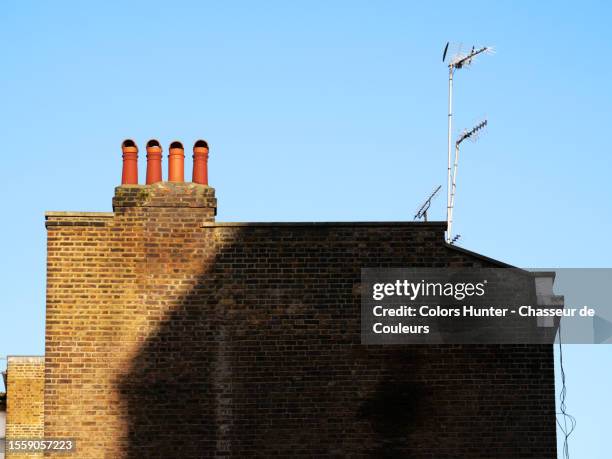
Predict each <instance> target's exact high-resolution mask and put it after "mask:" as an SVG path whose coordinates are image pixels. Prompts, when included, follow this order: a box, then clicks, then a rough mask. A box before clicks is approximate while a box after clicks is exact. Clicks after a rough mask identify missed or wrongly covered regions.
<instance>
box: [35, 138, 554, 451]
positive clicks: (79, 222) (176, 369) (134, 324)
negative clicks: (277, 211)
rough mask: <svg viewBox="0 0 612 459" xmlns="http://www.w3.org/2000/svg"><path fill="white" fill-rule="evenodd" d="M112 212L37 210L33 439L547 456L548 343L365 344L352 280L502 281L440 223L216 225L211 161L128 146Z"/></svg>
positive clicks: (201, 146)
mask: <svg viewBox="0 0 612 459" xmlns="http://www.w3.org/2000/svg"><path fill="white" fill-rule="evenodd" d="M123 150H124V173H123V184H122V185H121V186H119V187H117V188H116V189H115V196H114V199H113V212H109V213H96V212H87V213H82V212H48V213H47V214H46V227H47V232H48V262H47V318H46V355H45V363H46V368H45V378H44V431H45V436H46V437H73V438H75V439H76V440H77V450H78V453H77V455H78V457H79V458H84V459H85V458H103V457H104V458H145V457H146V458H158V457H159V458H162V457H163V458H169V457H177V458H201V457H202V458H204V457H251V456H257V457H407V458H436V459H443V458H457V457H468V458H491V457H503V458H555V457H556V439H555V429H556V425H555V400H554V364H553V350H552V346H550V345H438V346H418V345H412V346H399V345H395V346H364V345H361V344H360V293H359V291H360V270H361V268H362V267H407V266H418V267H444V266H466V267H470V266H477V267H479V266H483V267H495V266H507V265H504V264H503V263H499V262H497V261H495V260H491V259H489V258H487V257H484V256H481V255H478V254H475V253H472V252H469V251H466V250H463V249H460V248H458V247H456V246H452V245H448V244H446V243H445V241H444V231H445V223H443V222H341V223H333V222H331V223H330V222H324V223H323V222H321V223H310V222H304V223H227V222H217V221H216V220H215V215H216V209H217V200H216V197H215V190H214V189H213V188H211V187H210V186H208V180H207V170H206V158H207V154H208V146H207V145H206V143H205V142H202V141H199V142H198V143H196V145H195V148H194V152H195V153H194V155H195V158H194V175H193V181H192V182H189V183H185V182H184V181H183V177H182V174H183V171H182V168H183V162H182V161H183V159H182V158H183V148H182V145H180V143H178V142H175V143H173V144H172V145H171V148H170V155H169V157H170V160H169V168H170V170H169V179H170V181H167V182H162V181H161V147H160V146H159V144H158V143H157V142H155V141H151V142H149V143H148V144H147V158H148V169H147V182H148V183H147V184H146V185H138V184H137V181H138V179H137V172H136V159H135V158H136V155H137V147H136V144H135V143H134V142H131V141H126V142H125V143H124V145H123Z"/></svg>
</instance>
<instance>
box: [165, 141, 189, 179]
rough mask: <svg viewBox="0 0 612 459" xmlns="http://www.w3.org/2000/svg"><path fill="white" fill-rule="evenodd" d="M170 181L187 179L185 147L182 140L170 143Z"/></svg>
mask: <svg viewBox="0 0 612 459" xmlns="http://www.w3.org/2000/svg"><path fill="white" fill-rule="evenodd" d="M168 181H169V182H184V181H185V149H184V148H183V144H182V143H181V142H176V141H175V142H172V143H171V144H170V153H169V154H168Z"/></svg>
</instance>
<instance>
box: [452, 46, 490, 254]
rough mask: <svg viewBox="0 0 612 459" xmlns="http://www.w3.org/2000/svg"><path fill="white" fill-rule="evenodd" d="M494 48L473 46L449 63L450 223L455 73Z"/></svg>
mask: <svg viewBox="0 0 612 459" xmlns="http://www.w3.org/2000/svg"><path fill="white" fill-rule="evenodd" d="M448 46H449V43H448V42H447V43H446V46H445V47H444V52H443V53H442V62H444V61H445V60H446V54H447V52H448ZM492 51H493V49H492V48H490V47H488V46H484V47H482V48H479V49H476V48H475V47H474V46H472V50H471V51H470V52H469V53H468V54H462V53H461V52H458V53H457V54H455V55H454V56H453V57H452V58H451V60H450V62H449V64H448V168H447V174H446V222H447V225H450V217H451V215H450V214H451V164H452V126H453V75H454V73H455V70H458V69H461V68H463V67H466V66H469V65H470V64H471V63H472V60H473V59H474V58H475V57H476V56H478V55H479V54H482V53H489V52H492ZM446 241H447V242H450V241H451V237H450V231H448V230H447V233H446Z"/></svg>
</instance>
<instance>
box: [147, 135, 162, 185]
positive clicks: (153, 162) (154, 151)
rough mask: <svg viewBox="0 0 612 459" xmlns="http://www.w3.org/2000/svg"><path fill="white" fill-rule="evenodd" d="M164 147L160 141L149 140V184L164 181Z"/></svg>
mask: <svg viewBox="0 0 612 459" xmlns="http://www.w3.org/2000/svg"><path fill="white" fill-rule="evenodd" d="M161 162H162V148H161V145H160V144H159V142H158V141H157V140H155V139H151V140H149V141H148V142H147V185H150V184H152V183H157V182H161V181H162V165H161Z"/></svg>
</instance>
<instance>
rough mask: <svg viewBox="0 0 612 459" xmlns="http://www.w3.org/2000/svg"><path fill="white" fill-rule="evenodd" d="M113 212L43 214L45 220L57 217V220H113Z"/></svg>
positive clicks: (55, 212) (56, 212)
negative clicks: (80, 218)
mask: <svg viewBox="0 0 612 459" xmlns="http://www.w3.org/2000/svg"><path fill="white" fill-rule="evenodd" d="M114 216H115V213H114V212H70V211H47V212H45V218H49V217H59V218H74V217H76V218H78V217H86V218H91V217H93V218H113V217H114Z"/></svg>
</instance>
